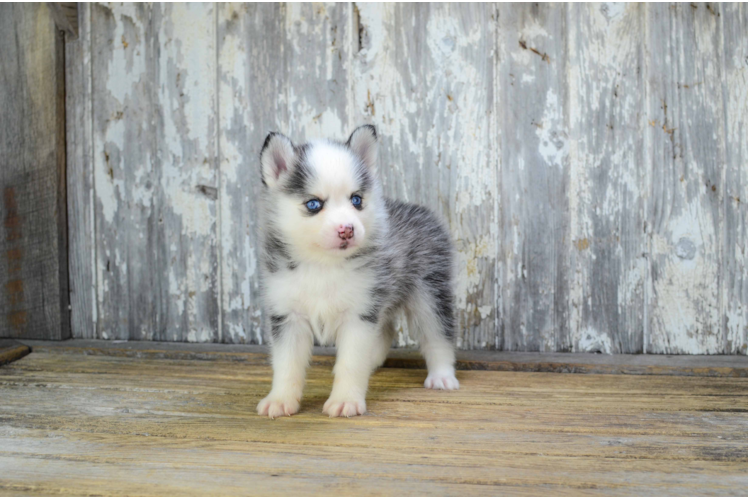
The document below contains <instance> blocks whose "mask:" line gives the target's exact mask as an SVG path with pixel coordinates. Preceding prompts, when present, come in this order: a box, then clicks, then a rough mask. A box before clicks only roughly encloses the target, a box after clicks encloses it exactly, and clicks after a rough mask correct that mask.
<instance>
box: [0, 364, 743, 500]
mask: <svg viewBox="0 0 748 500" xmlns="http://www.w3.org/2000/svg"><path fill="white" fill-rule="evenodd" d="M270 376H271V373H270V369H269V367H267V366H253V365H239V364H236V363H229V362H221V361H215V362H205V361H184V360H182V361H178V360H175V361H169V360H146V359H131V358H118V357H107V356H82V355H74V354H62V353H32V354H31V355H29V356H27V357H25V358H23V359H22V360H19V361H17V362H15V363H13V364H11V365H6V366H3V367H0V414H2V421H1V422H0V492H3V493H4V494H11V495H19V494H20V495H75V496H78V495H80V496H82V495H123V496H124V495H142V494H148V495H325V494H326V495H468V496H473V495H486V496H495V495H587V494H593V495H740V494H742V493H743V492H745V491H746V488H748V476H746V474H745V470H746V462H748V453H747V452H746V450H748V432H747V431H746V429H748V425H747V424H748V416H747V415H748V380H746V379H714V378H704V377H657V376H652V377H630V376H617V375H568V374H542V373H530V374H528V373H509V372H478V371H468V372H463V371H461V372H458V377H459V378H460V380H461V383H462V388H461V390H460V391H456V392H435V391H427V390H425V389H423V388H422V387H421V384H422V382H423V378H424V376H425V373H424V372H423V371H421V370H399V369H383V370H380V371H378V372H377V373H376V374H375V375H374V376H373V378H372V383H371V388H370V392H369V399H368V401H369V405H368V410H369V411H368V412H367V414H366V415H364V416H362V417H356V418H351V419H329V418H327V417H325V416H324V415H322V414H321V407H322V403H323V402H324V400H325V398H326V396H327V394H328V392H329V390H330V385H331V382H332V377H331V374H330V369H329V367H312V368H311V369H310V372H309V380H308V386H307V389H306V391H305V399H304V400H303V402H302V409H301V413H300V414H299V415H297V416H294V417H292V418H282V419H277V420H275V421H272V420H269V419H267V418H262V417H258V416H257V415H256V414H255V412H254V406H255V404H256V402H257V401H258V400H259V398H261V397H262V396H263V395H264V394H265V392H266V391H267V390H268V388H269V386H270ZM73 464H74V466H75V468H74V469H71V465H73ZM71 470H74V472H72V473H71Z"/></svg>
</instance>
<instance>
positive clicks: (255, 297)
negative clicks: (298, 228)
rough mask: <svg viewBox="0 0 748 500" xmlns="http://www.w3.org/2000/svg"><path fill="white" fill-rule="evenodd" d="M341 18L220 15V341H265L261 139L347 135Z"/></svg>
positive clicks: (340, 7)
mask: <svg viewBox="0 0 748 500" xmlns="http://www.w3.org/2000/svg"><path fill="white" fill-rule="evenodd" d="M349 15H350V7H349V6H348V5H345V4H289V5H280V6H279V5H270V4H267V5H254V4H242V5H238V4H226V5H224V6H221V8H220V9H219V24H218V25H219V32H218V39H219V50H218V64H219V95H220V130H221V131H220V134H221V135H220V151H221V189H220V193H219V195H220V199H221V212H220V213H221V221H220V227H221V229H220V232H221V273H222V287H223V292H222V302H221V304H222V307H223V316H224V319H223V338H222V341H223V342H230V343H244V342H252V343H263V342H266V341H267V339H263V338H262V312H261V307H260V304H259V282H258V279H259V276H258V263H257V255H258V254H259V249H257V248H256V242H257V227H256V225H255V224H256V216H257V211H258V207H257V205H256V203H257V198H258V196H259V193H260V189H261V185H260V176H259V165H258V158H259V152H260V148H261V147H262V144H263V141H264V139H265V136H266V135H267V133H268V132H269V131H271V130H276V131H281V132H283V133H285V134H287V135H288V136H289V137H291V138H292V139H293V140H295V141H298V142H301V141H304V140H307V139H311V138H315V137H333V138H338V139H344V138H345V136H346V134H348V133H350V131H349V130H348V129H349V128H350V125H349V123H348V104H347V98H348V96H347V90H348V87H349V85H348V80H347V73H348V71H347V68H346V67H345V64H346V63H347V62H348V60H349V51H348V47H347V41H348V40H349V36H350V35H349V33H348V24H349ZM310 82H315V83H314V84H311V83H310Z"/></svg>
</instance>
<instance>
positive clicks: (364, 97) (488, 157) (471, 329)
mask: <svg viewBox="0 0 748 500" xmlns="http://www.w3.org/2000/svg"><path fill="white" fill-rule="evenodd" d="M356 14H357V24H358V29H359V41H358V45H359V46H358V48H357V50H356V51H355V57H354V58H353V64H352V68H351V71H352V74H353V98H352V102H351V103H350V105H351V107H352V121H353V123H372V124H374V125H376V126H377V127H378V130H379V134H380V136H381V146H380V147H381V154H380V165H379V168H380V173H381V178H382V182H383V185H384V190H385V193H386V195H388V196H391V197H393V198H397V199H402V200H406V201H409V202H413V203H418V204H422V205H425V206H428V207H429V208H431V209H433V210H434V211H435V212H437V213H438V214H440V215H441V217H442V219H443V220H444V221H445V222H447V223H448V224H449V229H450V232H451V234H452V239H453V241H454V242H455V246H456V249H457V272H456V289H457V296H456V306H457V313H458V321H459V323H458V324H459V329H458V334H457V339H456V342H457V346H458V347H463V346H465V347H471V348H476V349H482V348H493V349H496V348H500V347H501V346H502V343H501V339H500V336H499V334H498V329H497V325H498V318H499V315H500V310H499V296H498V281H497V275H498V272H499V269H498V265H499V259H498V256H497V247H498V238H499V214H498V210H499V199H498V194H499V186H498V159H497V155H496V151H497V146H496V134H497V131H496V125H495V120H494V118H495V115H496V110H495V109H494V106H495V100H494V88H495V85H494V68H495V63H496V55H495V52H496V51H495V43H496V19H497V12H496V7H495V5H493V4H470V5H467V4H462V5H458V4H426V3H423V4H357V5H356ZM476 117H480V119H475V118H476ZM401 323H404V322H401ZM398 328H399V329H400V345H403V344H408V345H412V344H413V340H412V339H411V338H410V337H409V336H408V333H407V326H406V325H404V324H402V325H399V327H398Z"/></svg>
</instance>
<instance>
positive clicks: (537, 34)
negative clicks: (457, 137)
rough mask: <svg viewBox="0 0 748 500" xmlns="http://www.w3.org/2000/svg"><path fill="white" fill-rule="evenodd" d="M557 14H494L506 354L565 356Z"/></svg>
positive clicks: (565, 135)
mask: <svg viewBox="0 0 748 500" xmlns="http://www.w3.org/2000/svg"><path fill="white" fill-rule="evenodd" d="M566 22H567V17H566V6H565V5H564V4H529V3H528V4H522V5H519V4H517V5H512V4H503V5H500V6H499V27H498V30H499V41H498V53H499V63H498V69H497V72H498V75H497V78H498V83H497V87H498V102H499V104H498V107H499V109H500V110H501V114H500V116H499V118H498V121H499V125H498V127H499V131H498V138H499V141H500V151H501V153H500V155H501V169H500V177H501V214H502V218H501V230H500V233H499V234H500V235H501V239H502V246H501V248H502V251H503V257H504V276H503V283H502V292H501V295H502V299H503V304H502V309H503V314H502V329H503V345H502V347H503V348H504V349H506V350H517V351H569V350H571V348H572V344H571V337H570V325H569V299H570V295H569V293H570V291H569V287H570V283H569V275H570V261H569V253H570V251H571V241H570V236H571V234H570V227H569V222H570V221H569V218H568V217H567V214H568V212H569V206H570V201H569V196H570V193H569V175H570V157H569V154H570V152H569V127H568V124H567V120H566V117H567V116H568V114H569V111H568V99H569V96H568V95H567V92H566V90H565V89H566V87H565V85H564V82H565V79H566V72H567V70H566V65H567V62H568V58H567V29H566Z"/></svg>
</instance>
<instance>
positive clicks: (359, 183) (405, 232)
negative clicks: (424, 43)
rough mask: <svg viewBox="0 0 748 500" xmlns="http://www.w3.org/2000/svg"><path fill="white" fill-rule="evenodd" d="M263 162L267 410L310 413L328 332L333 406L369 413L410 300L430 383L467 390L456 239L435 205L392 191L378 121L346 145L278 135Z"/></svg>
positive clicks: (335, 411) (332, 412)
mask: <svg viewBox="0 0 748 500" xmlns="http://www.w3.org/2000/svg"><path fill="white" fill-rule="evenodd" d="M260 162H261V166H262V183H263V188H262V200H261V202H262V210H261V212H262V213H261V226H260V227H261V229H260V234H261V238H262V241H261V248H262V256H261V265H262V270H261V273H262V274H261V276H262V280H261V282H262V295H263V306H264V309H265V312H266V314H267V317H268V318H269V321H268V322H267V323H268V325H267V327H268V328H269V329H270V332H269V333H270V338H271V349H272V364H273V386H272V390H271V391H270V394H268V396H267V397H266V398H265V399H263V400H262V401H260V403H259V404H258V405H257V412H258V413H259V414H260V415H267V416H269V417H271V418H275V417H280V416H284V415H288V416H290V415H293V414H294V413H296V412H298V411H299V405H300V401H301V395H302V390H303V388H304V379H305V376H306V368H307V366H308V364H309V360H310V358H311V355H312V345H313V342H314V338H315V337H316V338H317V340H318V341H319V343H320V344H322V345H331V344H333V343H334V344H335V345H336V346H337V358H336V361H335V367H334V369H333V373H334V376H335V378H334V382H333V387H332V393H331V394H330V397H329V399H328V400H327V402H326V403H325V404H324V407H323V412H324V413H326V414H328V415H329V416H331V417H338V416H346V417H352V416H355V415H362V414H363V413H364V412H365V411H366V402H365V398H366V390H367V388H368V384H369V377H370V376H371V374H372V373H373V372H374V370H375V369H376V368H377V367H378V366H380V365H381V364H382V363H383V362H384V360H385V358H386V357H387V353H388V351H389V348H390V345H391V344H392V340H393V337H394V335H395V328H394V318H395V315H396V313H397V312H398V311H399V310H401V309H402V310H404V311H405V313H406V316H407V317H408V325H409V330H410V332H412V334H414V335H415V337H416V338H417V340H418V341H419V344H420V349H421V352H422V354H423V356H424V357H425V358H426V364H427V366H428V377H427V378H426V381H425V382H424V386H425V387H427V388H429V389H458V388H459V385H460V384H459V383H458V382H457V379H456V378H455V369H454V365H455V354H454V346H453V334H454V330H455V314H454V303H453V302H454V300H453V298H454V295H453V289H452V274H453V268H452V266H453V260H454V259H453V248H452V243H451V240H450V237H449V234H448V233H447V230H446V229H445V227H444V226H443V225H442V224H441V222H440V221H439V219H437V217H436V216H435V215H434V214H433V213H431V212H430V211H429V210H428V209H426V208H424V207H421V206H418V205H411V204H407V203H402V202H399V201H393V200H389V199H385V198H384V197H383V195H382V188H381V185H380V182H379V180H378V175H377V133H376V130H375V128H374V127H373V126H371V125H364V126H361V127H359V128H357V129H356V130H354V131H353V133H352V134H351V136H350V138H349V139H348V141H347V142H345V143H340V142H336V141H332V140H318V141H312V142H309V143H307V144H301V145H295V144H294V143H293V142H291V140H290V139H289V138H287V137H286V136H284V135H282V134H278V133H271V134H270V135H268V136H267V139H265V144H264V145H263V147H262V152H261V153H260Z"/></svg>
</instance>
